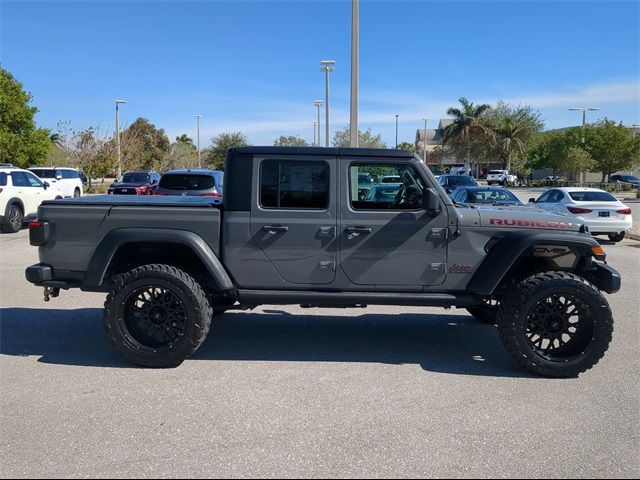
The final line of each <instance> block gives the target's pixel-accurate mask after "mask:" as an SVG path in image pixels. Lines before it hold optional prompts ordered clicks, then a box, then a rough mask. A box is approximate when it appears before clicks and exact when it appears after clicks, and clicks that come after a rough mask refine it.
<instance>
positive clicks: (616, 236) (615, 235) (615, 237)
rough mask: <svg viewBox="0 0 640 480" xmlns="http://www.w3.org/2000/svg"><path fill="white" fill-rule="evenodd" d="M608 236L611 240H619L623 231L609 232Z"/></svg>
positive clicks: (623, 233)
mask: <svg viewBox="0 0 640 480" xmlns="http://www.w3.org/2000/svg"><path fill="white" fill-rule="evenodd" d="M608 237H609V240H611V241H612V242H616V243H617V242H621V241H622V240H624V237H625V232H619V233H610V234H609V235H608Z"/></svg>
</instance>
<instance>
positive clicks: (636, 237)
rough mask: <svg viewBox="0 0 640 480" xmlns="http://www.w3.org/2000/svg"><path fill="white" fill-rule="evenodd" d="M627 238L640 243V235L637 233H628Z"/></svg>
mask: <svg viewBox="0 0 640 480" xmlns="http://www.w3.org/2000/svg"><path fill="white" fill-rule="evenodd" d="M627 238H630V239H631V240H636V241H638V242H640V235H638V234H636V233H628V234H627Z"/></svg>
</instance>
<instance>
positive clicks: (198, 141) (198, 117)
mask: <svg viewBox="0 0 640 480" xmlns="http://www.w3.org/2000/svg"><path fill="white" fill-rule="evenodd" d="M194 117H196V129H197V135H196V138H197V140H196V146H197V148H198V168H202V162H201V161H200V117H202V115H194Z"/></svg>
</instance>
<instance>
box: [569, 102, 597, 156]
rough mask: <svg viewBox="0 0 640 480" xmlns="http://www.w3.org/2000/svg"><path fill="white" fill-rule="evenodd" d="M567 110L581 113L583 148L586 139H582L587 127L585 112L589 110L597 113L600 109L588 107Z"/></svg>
mask: <svg viewBox="0 0 640 480" xmlns="http://www.w3.org/2000/svg"><path fill="white" fill-rule="evenodd" d="M569 110H570V111H572V112H582V146H583V147H584V144H585V141H586V139H585V138H584V128H585V126H586V125H587V110H589V111H590V112H597V111H598V110H600V109H599V108H595V107H590V108H582V107H580V108H578V107H573V108H570V109H569Z"/></svg>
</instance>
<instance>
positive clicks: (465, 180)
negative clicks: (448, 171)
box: [447, 175, 476, 187]
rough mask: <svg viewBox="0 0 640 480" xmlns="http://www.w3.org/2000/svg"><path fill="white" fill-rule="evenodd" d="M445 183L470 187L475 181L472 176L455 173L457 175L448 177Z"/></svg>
mask: <svg viewBox="0 0 640 480" xmlns="http://www.w3.org/2000/svg"><path fill="white" fill-rule="evenodd" d="M447 183H448V184H449V185H455V186H457V187H460V186H465V187H471V186H474V185H476V182H475V181H474V180H473V178H471V177H467V176H466V175H457V176H453V177H449V180H448V181H447Z"/></svg>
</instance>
